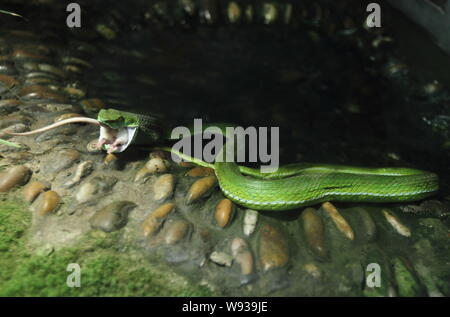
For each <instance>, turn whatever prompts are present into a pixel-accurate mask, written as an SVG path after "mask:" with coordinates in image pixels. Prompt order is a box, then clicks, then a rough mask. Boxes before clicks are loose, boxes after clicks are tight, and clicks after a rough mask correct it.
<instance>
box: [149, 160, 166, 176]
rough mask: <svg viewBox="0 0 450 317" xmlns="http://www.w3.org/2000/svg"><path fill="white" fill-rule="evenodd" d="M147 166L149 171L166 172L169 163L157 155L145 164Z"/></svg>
mask: <svg viewBox="0 0 450 317" xmlns="http://www.w3.org/2000/svg"><path fill="white" fill-rule="evenodd" d="M145 168H146V169H147V171H148V172H149V173H164V172H166V171H167V168H168V165H167V162H166V161H165V160H163V159H162V158H160V157H155V158H152V159H150V160H149V161H148V162H147V163H146V164H145Z"/></svg>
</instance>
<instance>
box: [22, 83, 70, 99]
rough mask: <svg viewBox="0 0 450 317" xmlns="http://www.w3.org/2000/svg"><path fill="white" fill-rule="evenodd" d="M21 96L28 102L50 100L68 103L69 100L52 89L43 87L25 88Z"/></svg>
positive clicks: (31, 86)
mask: <svg viewBox="0 0 450 317" xmlns="http://www.w3.org/2000/svg"><path fill="white" fill-rule="evenodd" d="M19 95H20V96H21V97H22V98H24V99H26V100H34V99H48V100H53V101H56V102H60V103H66V102H67V98H66V97H65V96H64V95H61V94H59V93H57V92H55V91H53V90H52V89H50V88H48V87H46V86H42V85H30V86H25V87H24V88H22V90H21V91H20V92H19Z"/></svg>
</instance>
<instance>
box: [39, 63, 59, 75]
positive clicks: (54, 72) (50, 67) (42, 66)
mask: <svg viewBox="0 0 450 317" xmlns="http://www.w3.org/2000/svg"><path fill="white" fill-rule="evenodd" d="M37 66H38V70H40V71H43V72H46V73H49V74H52V75H54V76H56V77H59V78H65V77H66V74H65V73H64V71H63V70H62V69H60V68H58V67H56V66H53V65H49V64H38V65H37Z"/></svg>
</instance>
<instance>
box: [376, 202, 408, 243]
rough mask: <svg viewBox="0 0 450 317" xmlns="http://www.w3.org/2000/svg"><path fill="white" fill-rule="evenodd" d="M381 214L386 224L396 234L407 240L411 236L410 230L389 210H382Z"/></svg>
mask: <svg viewBox="0 0 450 317" xmlns="http://www.w3.org/2000/svg"><path fill="white" fill-rule="evenodd" d="M382 212H383V215H384V217H385V218H386V220H387V222H388V223H389V224H390V225H391V226H392V228H394V229H395V231H396V232H397V233H398V234H400V235H402V236H404V237H408V238H409V237H410V236H411V230H410V229H409V228H408V227H407V226H405V225H404V224H403V223H402V222H401V221H400V219H398V218H397V217H396V216H395V215H394V214H393V213H392V212H391V211H390V210H389V209H383V210H382Z"/></svg>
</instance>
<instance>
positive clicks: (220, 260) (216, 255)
mask: <svg viewBox="0 0 450 317" xmlns="http://www.w3.org/2000/svg"><path fill="white" fill-rule="evenodd" d="M209 259H210V260H211V261H212V262H214V263H216V264H218V265H221V266H228V267H229V266H231V265H232V264H233V257H232V256H231V255H229V254H227V253H225V252H218V251H214V252H212V253H211V254H210V256H209Z"/></svg>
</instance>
